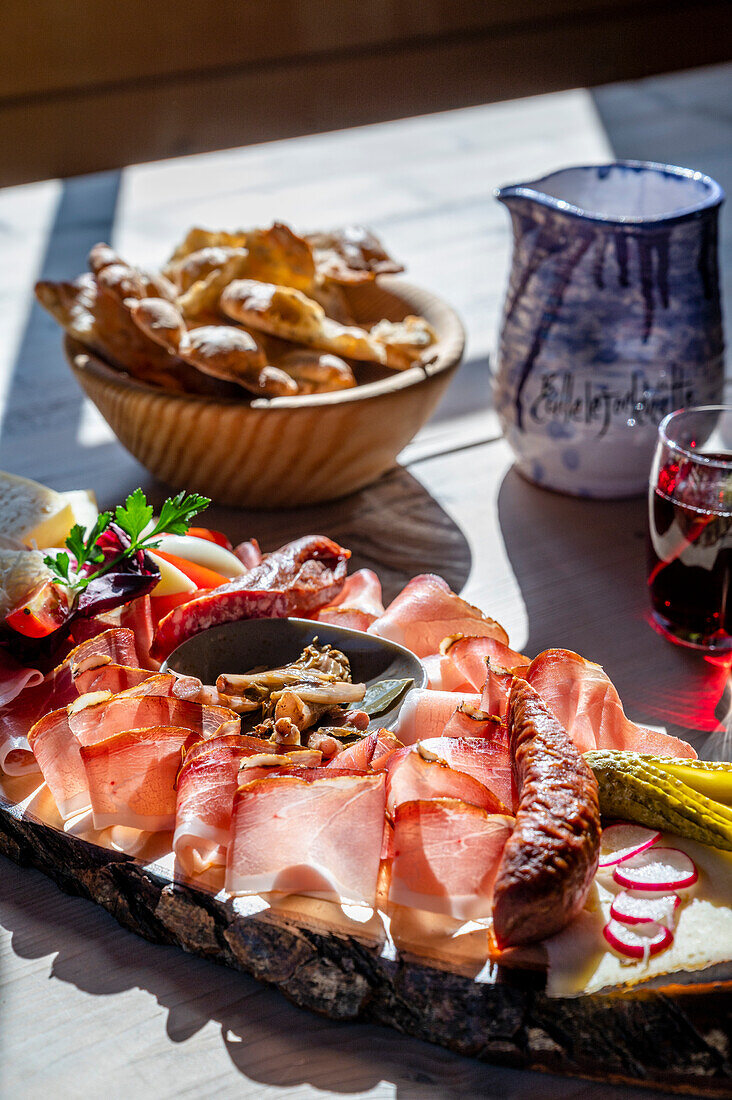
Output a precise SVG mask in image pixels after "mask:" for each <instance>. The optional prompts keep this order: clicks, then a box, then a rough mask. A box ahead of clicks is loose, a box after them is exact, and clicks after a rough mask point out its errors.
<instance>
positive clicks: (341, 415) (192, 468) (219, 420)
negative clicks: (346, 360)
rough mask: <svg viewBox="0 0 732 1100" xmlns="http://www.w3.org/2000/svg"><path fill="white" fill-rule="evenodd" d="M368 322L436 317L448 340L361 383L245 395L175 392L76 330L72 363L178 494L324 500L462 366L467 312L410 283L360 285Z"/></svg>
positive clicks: (277, 501) (379, 454) (272, 502)
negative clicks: (419, 359) (118, 364)
mask: <svg viewBox="0 0 732 1100" xmlns="http://www.w3.org/2000/svg"><path fill="white" fill-rule="evenodd" d="M348 296H349V302H350V305H351V308H352V310H353V312H354V315H355V317H356V319H357V321H359V322H362V323H372V322H374V321H376V320H379V319H381V318H387V319H388V320H393V321H399V320H402V319H403V318H404V317H405V316H407V315H408V314H410V313H414V314H421V315H422V316H423V317H425V318H426V319H427V320H428V321H429V323H430V324H431V325H432V327H433V328H434V329H435V331H436V332H437V335H438V342H437V343H436V344H435V345H434V346H433V347H432V348H431V349H430V361H429V362H428V363H427V364H425V365H424V366H415V367H411V368H410V369H409V370H406V371H401V372H389V373H388V375H387V376H386V377H382V378H380V379H378V380H377V381H370V382H366V383H364V384H363V385H359V386H357V387H356V388H355V389H350V390H340V391H336V392H333V393H324V394H314V395H310V396H303V397H278V398H272V399H269V400H267V399H262V398H252V399H248V398H247V397H246V395H245V393H244V391H242V400H231V399H223V398H218V397H202V396H199V395H192V394H180V393H171V392H168V391H166V390H162V389H159V388H156V387H153V386H149V385H146V384H145V383H143V382H140V381H138V380H137V379H135V378H132V377H130V376H129V375H127V374H125V373H124V372H122V371H120V370H118V369H117V368H115V367H112V366H110V365H109V364H108V363H105V362H104V361H103V360H102V359H100V358H98V357H97V356H95V355H94V354H92V353H91V352H89V351H88V350H87V349H85V348H84V346H83V345H82V344H80V343H78V342H77V341H75V340H73V339H71V338H69V337H67V338H66V340H65V351H66V355H67V357H68V360H69V363H70V365H71V368H72V370H73V372H74V374H75V375H76V378H77V380H78V382H79V383H80V385H81V387H82V388H83V390H84V392H85V393H86V394H87V396H88V397H89V398H90V399H91V400H92V401H93V402H94V404H95V405H96V407H97V408H98V409H99V411H100V412H101V414H102V416H103V417H104V419H105V420H106V421H107V423H108V424H109V425H110V427H111V428H112V430H113V431H114V433H115V435H116V436H117V437H118V438H119V440H120V442H121V443H122V444H123V445H124V446H125V447H126V448H127V450H128V451H130V453H131V454H133V455H134V457H135V458H136V459H137V460H138V461H139V462H141V463H142V465H143V466H145V467H146V468H147V469H148V470H150V472H151V473H153V474H154V475H155V476H156V477H158V478H160V479H161V480H162V481H164V482H166V483H167V484H168V485H171V486H173V487H174V488H175V489H184V488H188V489H195V490H196V491H197V492H201V493H205V494H206V495H208V496H210V497H211V498H212V499H213V500H215V501H218V502H219V503H221V504H233V505H240V506H245V507H250V508H277V507H292V506H293V505H298V504H315V503H318V502H320V501H325V500H333V499H334V498H336V497H340V496H344V495H346V494H347V493H352V492H354V491H355V490H357V489H361V488H363V486H365V485H368V484H370V483H371V482H372V481H375V480H376V478H378V477H379V476H380V475H381V474H382V473H384V472H385V471H386V470H388V469H389V468H390V467H392V466H393V465H394V462H395V460H396V456H397V455H398V454H399V452H400V451H401V450H402V448H403V447H404V446H405V445H406V444H407V443H408V442H409V440H410V439H411V438H412V437H413V436H414V435H415V433H416V432H417V431H418V430H419V429H420V428H421V427H422V425H423V424H424V423H425V422H426V421H427V420H428V419H429V417H430V415H431V414H432V412H433V411H434V409H435V407H436V405H437V403H438V401H439V400H440V398H441V397H442V395H443V393H444V391H445V389H446V387H447V385H448V383H449V381H450V378H451V377H452V375H453V373H454V371H455V370H456V369H457V366H458V364H459V362H460V359H461V357H462V354H463V347H464V342H465V337H464V332H463V328H462V325H461V323H460V320H459V319H458V317H457V314H456V313H455V312H454V311H453V310H452V309H451V308H450V307H449V306H448V305H447V304H446V303H445V302H443V301H442V300H441V299H440V298H438V297H436V296H435V295H434V294H431V293H430V292H429V291H427V290H422V289H420V288H419V287H415V286H412V285H410V284H409V283H406V282H404V281H403V280H401V279H398V278H394V277H388V276H382V277H381V278H380V279H379V280H378V282H376V283H367V284H362V285H360V286H356V287H353V288H350V289H349V291H348Z"/></svg>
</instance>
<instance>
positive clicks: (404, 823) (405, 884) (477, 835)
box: [389, 798, 513, 920]
mask: <svg viewBox="0 0 732 1100" xmlns="http://www.w3.org/2000/svg"><path fill="white" fill-rule="evenodd" d="M512 828H513V818H511V817H505V816H504V815H502V814H491V813H488V812H487V811H486V810H483V809H480V808H479V807H477V806H471V805H468V804H467V803H465V802H461V801H459V800H458V799H454V798H441V799H433V800H430V801H421V800H418V801H413V802H405V803H403V804H402V805H401V806H398V807H397V809H396V812H395V815H394V839H393V846H394V861H393V864H392V874H391V885H390V888H389V901H390V902H392V903H393V904H396V905H408V906H411V907H412V908H414V909H425V910H427V911H428V912H431V913H442V914H444V915H446V916H449V917H455V918H457V919H460V920H475V919H476V918H479V917H489V916H490V915H491V907H492V902H493V883H494V881H495V877H496V872H497V870H498V867H499V864H500V861H501V856H502V854H503V849H504V846H505V844H506V841H507V840H508V837H509V836H510V835H511V830H512Z"/></svg>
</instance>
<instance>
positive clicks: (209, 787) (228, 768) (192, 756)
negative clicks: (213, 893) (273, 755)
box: [173, 734, 269, 875]
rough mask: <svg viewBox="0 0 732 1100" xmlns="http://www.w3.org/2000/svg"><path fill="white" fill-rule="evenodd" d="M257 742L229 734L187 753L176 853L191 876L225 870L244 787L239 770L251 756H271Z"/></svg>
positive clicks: (263, 744)
mask: <svg viewBox="0 0 732 1100" xmlns="http://www.w3.org/2000/svg"><path fill="white" fill-rule="evenodd" d="M258 740H259V739H258V738H253V737H252V738H250V737H239V736H237V735H235V734H234V735H231V734H229V735H224V736H219V737H216V738H213V742H214V743H213V744H212V742H210V741H205V742H198V744H196V745H194V746H193V747H192V748H191V750H190V751H189V752H188V753H187V755H186V758H185V761H184V763H183V766H182V768H181V769H180V773H179V775H178V797H177V801H176V808H175V833H174V834H173V851H174V852H175V858H176V861H177V862H178V863H179V864H180V866H181V867H182V869H183V871H184V872H185V873H186V874H188V875H197V874H201V873H202V872H203V871H206V870H207V869H208V868H209V867H212V866H221V867H223V866H225V865H226V853H227V850H228V847H229V839H230V835H231V812H232V809H233V805H234V795H235V793H236V790H237V788H238V786H239V768H240V766H241V764H242V761H243V760H244V759H245V757H247V756H254V755H255V754H261V753H262V752H266V751H267V749H268V748H269V746H267V743H266V742H264V741H263V742H261V744H260V745H259V746H253V745H252V744H251V742H252V741H258Z"/></svg>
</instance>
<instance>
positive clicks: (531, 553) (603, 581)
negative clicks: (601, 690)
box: [498, 468, 730, 759]
mask: <svg viewBox="0 0 732 1100" xmlns="http://www.w3.org/2000/svg"><path fill="white" fill-rule="evenodd" d="M498 517H499V522H500V526H501V531H502V535H503V539H504V543H505V547H506V553H507V555H508V558H509V560H510V562H511V566H512V568H513V571H514V574H515V576H516V580H517V583H518V585H519V587H520V590H521V595H522V597H523V600H524V604H525V606H526V614H527V618H528V623H529V638H528V641H527V642H526V646H525V652H526V653H528V654H530V655H535V654H537V653H540V652H541V651H542V650H544V649H548V648H550V647H556V648H565V649H571V650H574V651H575V652H578V653H581V654H582V656H584V657H586V658H587V659H588V660H591V661H596V662H597V663H598V664H601V665H603V667H604V668H605V671H606V672H607V673H608V675H609V676H610V677H611V679H612V681H613V683H614V684H615V686H616V687H617V689H618V692H619V693H620V697H621V699H622V700H623V705H624V707H625V710H626V712H627V714H628V715H629V716H630V717H632V719H633V720H634V721H636V722H638V723H640V724H644V723H645V724H649V725H662V726H666V727H667V729H668V730H669V732H670V733H674V734H676V735H677V736H681V737H685V738H687V739H689V740H691V741H692V743H693V744H694V746H695V748H696V749H697V751H698V752H699V753H700V754H703V755H705V756H706V755H710V756H712V757H714V756H717V757H718V758H721V756H720V754H721V752H723V751H724V745H723V735H722V733H721V732H720V731H719V726H720V722H722V723H723V722H724V721H725V719H726V717H727V713H728V710H729V703H730V701H729V692H728V681H729V661H726V662H725V661H724V660H722V661H720V660H719V659H716V660H711V659H709V658H706V657H703V656H701V655H699V654H696V653H694V652H691V651H689V650H686V649H682V648H680V647H678V646H674V645H671V644H670V643H669V642H667V641H666V640H665V639H664V638H662V637H661V636H660V635H659V634H657V633H656V632H655V630H654V629H653V628H652V627H651V625H650V616H649V612H648V596H647V591H646V576H645V565H646V562H645V555H646V545H645V540H646V528H647V514H646V502H645V499H635V500H624V501H590V500H580V499H577V498H574V497H566V496H561V495H559V494H557V493H552V492H549V491H547V490H545V489H539V488H537V487H536V486H535V485H531V484H529V482H527V481H524V479H523V478H522V477H521V476H520V475H519V474H518V473H517V472H516V470H515V469H513V468H512V469H511V470H509V472H508V473H507V474H506V477H505V479H504V481H503V484H502V486H501V489H500V492H499V497H498ZM726 758H727V759H729V756H727V757H726Z"/></svg>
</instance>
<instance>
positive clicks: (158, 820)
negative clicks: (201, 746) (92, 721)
mask: <svg viewBox="0 0 732 1100" xmlns="http://www.w3.org/2000/svg"><path fill="white" fill-rule="evenodd" d="M194 737H195V734H191V732H190V730H188V729H185V728H182V727H181V726H153V727H150V728H147V729H129V730H125V731H124V732H122V733H116V734H114V735H113V736H111V737H108V738H106V739H105V740H104V741H98V742H96V744H86V745H81V747H80V753H81V759H82V761H83V763H84V768H85V770H86V777H87V783H88V785H89V796H90V801H91V807H92V811H93V819H94V828H95V829H106V828H108V827H109V826H110V825H124V826H126V827H128V828H132V829H140V830H142V831H143V832H150V833H156V832H161V831H162V830H164V829H173V828H174V827H175V805H176V790H175V779H176V775H177V773H178V768H179V766H180V758H181V750H184V749H185V748H186V747H187V745H188V744H190V743H192V741H193V740H194Z"/></svg>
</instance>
